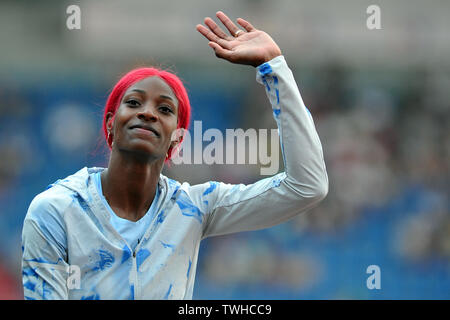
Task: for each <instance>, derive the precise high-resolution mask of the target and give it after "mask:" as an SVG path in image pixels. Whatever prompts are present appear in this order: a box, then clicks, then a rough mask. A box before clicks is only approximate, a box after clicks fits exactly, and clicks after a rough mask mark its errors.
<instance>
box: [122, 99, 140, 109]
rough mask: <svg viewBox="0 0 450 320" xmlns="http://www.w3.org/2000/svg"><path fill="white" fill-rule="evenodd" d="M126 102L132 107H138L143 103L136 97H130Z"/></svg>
mask: <svg viewBox="0 0 450 320" xmlns="http://www.w3.org/2000/svg"><path fill="white" fill-rule="evenodd" d="M125 103H126V104H127V105H129V106H132V107H138V106H140V105H141V103H140V102H139V101H137V100H136V99H128V100H127V101H125Z"/></svg>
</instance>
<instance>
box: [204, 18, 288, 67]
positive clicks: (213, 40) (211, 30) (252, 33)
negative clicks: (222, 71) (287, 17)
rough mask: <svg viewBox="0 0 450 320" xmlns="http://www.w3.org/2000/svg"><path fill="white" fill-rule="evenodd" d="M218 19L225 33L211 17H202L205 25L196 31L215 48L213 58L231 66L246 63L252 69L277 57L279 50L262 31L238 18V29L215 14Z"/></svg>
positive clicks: (279, 53)
mask: <svg viewBox="0 0 450 320" xmlns="http://www.w3.org/2000/svg"><path fill="white" fill-rule="evenodd" d="M216 16H217V18H219V20H220V21H221V22H222V23H223V25H224V26H225V27H226V28H227V30H228V31H229V33H230V35H228V34H227V33H225V32H224V31H223V30H222V28H221V27H219V26H218V25H217V24H216V23H215V22H214V21H213V20H212V19H211V18H209V17H208V18H205V24H206V26H207V27H208V28H206V27H205V26H203V25H201V24H198V25H197V27H196V28H197V31H198V32H200V33H201V34H202V35H203V36H205V37H206V38H207V39H208V40H209V43H208V45H209V46H210V47H211V48H213V49H214V52H215V53H216V56H217V57H219V58H222V59H225V60H228V61H230V62H232V63H237V64H247V65H252V66H254V67H257V66H259V65H260V64H262V63H264V62H267V61H269V60H271V59H273V58H275V57H277V56H279V55H281V50H280V48H279V47H278V45H277V44H276V43H275V41H273V39H272V38H271V37H270V36H269V35H268V34H267V33H265V32H264V31H261V30H258V29H256V28H255V27H253V26H252V25H251V23H250V22H248V21H246V20H244V19H242V18H238V19H237V23H238V24H239V25H240V26H241V27H242V28H243V30H242V29H240V28H238V27H237V26H236V25H235V24H234V23H233V21H231V20H230V18H228V16H227V15H225V14H224V13H223V12H221V11H219V12H217V13H216Z"/></svg>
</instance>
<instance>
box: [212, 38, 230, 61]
mask: <svg viewBox="0 0 450 320" xmlns="http://www.w3.org/2000/svg"><path fill="white" fill-rule="evenodd" d="M208 45H209V46H210V47H211V48H212V49H213V50H214V52H215V54H216V57H218V58H222V59H225V60H230V58H231V53H232V52H231V51H230V50H227V49H224V48H222V47H221V46H219V45H218V44H217V43H215V42H209V43H208Z"/></svg>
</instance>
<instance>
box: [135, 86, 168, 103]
mask: <svg viewBox="0 0 450 320" xmlns="http://www.w3.org/2000/svg"><path fill="white" fill-rule="evenodd" d="M131 91H134V92H139V93H142V94H147V91H145V90H142V89H132V90H131ZM159 97H160V98H163V99H168V100H171V101H174V99H173V98H172V97H170V96H166V95H164V94H160V95H159Z"/></svg>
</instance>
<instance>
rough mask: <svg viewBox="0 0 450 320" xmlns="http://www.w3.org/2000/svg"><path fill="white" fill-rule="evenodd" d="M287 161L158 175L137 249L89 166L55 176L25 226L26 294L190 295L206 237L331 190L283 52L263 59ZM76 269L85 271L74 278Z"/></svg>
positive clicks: (307, 204) (312, 202) (290, 210)
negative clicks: (176, 176)
mask: <svg viewBox="0 0 450 320" xmlns="http://www.w3.org/2000/svg"><path fill="white" fill-rule="evenodd" d="M256 78H257V81H258V82H259V83H261V84H263V85H264V86H265V90H266V93H267V96H268V98H269V100H270V102H271V105H272V111H273V115H274V118H275V120H276V122H277V124H278V131H279V135H280V140H281V148H282V154H283V161H284V168H285V171H284V172H282V173H279V174H277V175H275V176H273V177H270V178H266V179H263V180H260V181H258V182H256V183H254V184H250V185H243V184H238V185H231V184H225V183H221V182H207V183H204V184H199V185H192V186H191V185H190V184H188V183H182V184H181V183H179V182H177V181H174V180H172V179H169V178H167V177H165V176H164V175H161V176H160V179H159V182H158V183H159V187H160V190H161V195H160V197H159V200H158V203H157V206H156V208H157V209H156V215H155V216H154V219H153V220H152V222H151V224H150V227H149V228H148V230H147V231H146V233H145V235H144V237H143V239H142V241H141V242H140V243H139V244H138V245H137V247H136V248H135V250H134V251H133V250H131V248H130V246H129V245H128V244H127V243H126V241H125V240H124V239H123V238H122V237H121V236H120V234H119V233H118V232H117V231H116V230H115V229H114V227H113V226H112V225H111V223H110V213H109V212H108V211H107V209H106V207H105V205H104V204H103V203H102V201H101V198H100V195H99V194H98V192H97V189H96V187H95V184H94V181H93V178H92V173H93V172H97V171H99V170H104V169H103V168H83V169H81V170H80V171H78V172H77V173H75V174H74V175H71V176H69V177H67V178H65V179H63V180H58V181H57V182H55V183H54V184H52V185H51V186H50V188H49V189H47V190H46V191H44V192H42V193H40V194H39V195H37V196H36V197H35V198H34V199H33V201H32V202H31V204H30V207H29V210H28V212H27V215H26V217H25V221H24V227H23V233H22V250H23V259H22V274H23V286H24V295H25V298H26V299H192V293H193V287H194V279H195V273H196V268H197V258H198V252H199V247H200V241H201V240H202V239H204V238H206V237H210V236H215V235H222V234H228V233H233V232H240V231H247V230H256V229H262V228H267V227H271V226H274V225H276V224H279V223H282V222H284V221H286V220H288V219H290V218H292V217H294V216H296V215H298V214H300V213H302V212H305V211H307V210H309V209H311V208H312V207H314V206H316V205H317V204H318V203H319V202H320V201H321V200H322V199H323V198H324V197H325V196H326V194H327V192H328V177H327V173H326V168H325V163H324V160H323V153H322V146H321V143H320V140H319V137H318V135H317V132H316V130H315V126H314V122H313V119H312V116H311V114H310V113H309V111H308V109H307V108H306V107H305V105H304V103H303V101H302V98H301V96H300V93H299V91H298V88H297V85H296V83H295V80H294V77H293V75H292V72H291V71H290V69H289V68H288V66H287V64H286V62H285V59H284V57H283V56H279V57H277V58H275V59H273V60H271V61H269V62H267V63H264V64H262V65H260V66H259V67H258V68H257V76H256ZM77 279H78V280H79V281H77Z"/></svg>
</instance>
